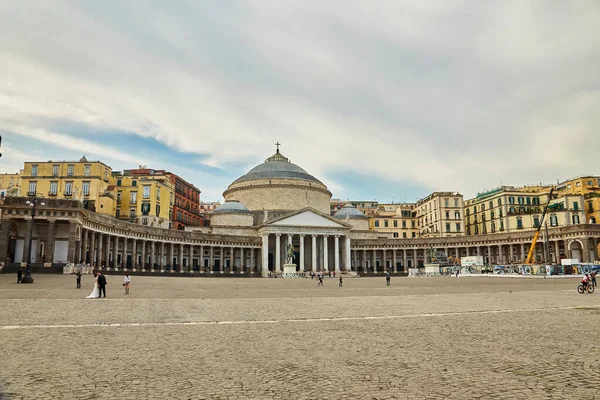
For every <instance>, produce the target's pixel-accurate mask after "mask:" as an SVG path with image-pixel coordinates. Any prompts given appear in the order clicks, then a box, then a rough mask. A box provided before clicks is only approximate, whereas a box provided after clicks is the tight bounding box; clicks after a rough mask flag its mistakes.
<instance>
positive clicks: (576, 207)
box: [573, 201, 579, 211]
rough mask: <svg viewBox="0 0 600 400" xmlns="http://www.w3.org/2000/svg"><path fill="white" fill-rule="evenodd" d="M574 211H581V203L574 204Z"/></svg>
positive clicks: (575, 202)
mask: <svg viewBox="0 0 600 400" xmlns="http://www.w3.org/2000/svg"><path fill="white" fill-rule="evenodd" d="M573 211H579V202H577V201H574V202H573Z"/></svg>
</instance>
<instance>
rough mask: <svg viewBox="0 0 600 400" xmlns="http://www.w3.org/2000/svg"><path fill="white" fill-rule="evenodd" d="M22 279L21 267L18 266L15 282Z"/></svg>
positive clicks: (19, 281)
mask: <svg viewBox="0 0 600 400" xmlns="http://www.w3.org/2000/svg"><path fill="white" fill-rule="evenodd" d="M22 280H23V271H22V270H21V268H19V270H18V271H17V283H21V281H22Z"/></svg>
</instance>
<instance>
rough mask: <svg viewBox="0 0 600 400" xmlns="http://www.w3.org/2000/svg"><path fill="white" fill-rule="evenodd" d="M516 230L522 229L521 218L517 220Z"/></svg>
mask: <svg viewBox="0 0 600 400" xmlns="http://www.w3.org/2000/svg"><path fill="white" fill-rule="evenodd" d="M517 229H523V218H517Z"/></svg>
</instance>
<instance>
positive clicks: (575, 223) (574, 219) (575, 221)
mask: <svg viewBox="0 0 600 400" xmlns="http://www.w3.org/2000/svg"><path fill="white" fill-rule="evenodd" d="M578 223H579V215H573V225H577V224H578Z"/></svg>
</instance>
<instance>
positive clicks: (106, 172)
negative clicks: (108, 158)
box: [104, 169, 108, 179]
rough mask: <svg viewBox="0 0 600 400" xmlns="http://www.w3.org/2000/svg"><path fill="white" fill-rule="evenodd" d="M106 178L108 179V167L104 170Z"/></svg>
mask: <svg viewBox="0 0 600 400" xmlns="http://www.w3.org/2000/svg"><path fill="white" fill-rule="evenodd" d="M104 179H108V170H107V169H105V170H104Z"/></svg>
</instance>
